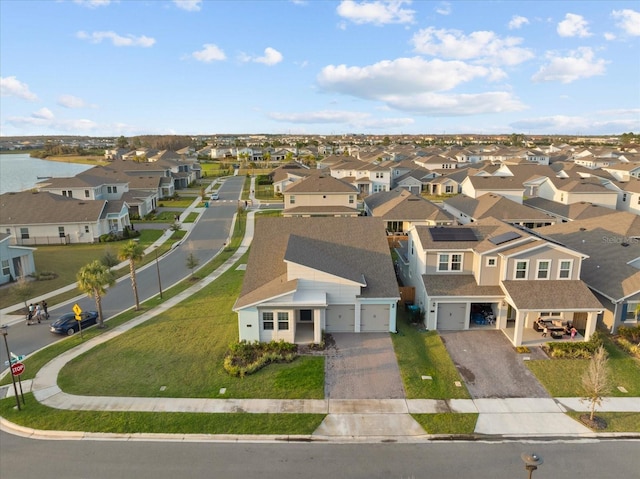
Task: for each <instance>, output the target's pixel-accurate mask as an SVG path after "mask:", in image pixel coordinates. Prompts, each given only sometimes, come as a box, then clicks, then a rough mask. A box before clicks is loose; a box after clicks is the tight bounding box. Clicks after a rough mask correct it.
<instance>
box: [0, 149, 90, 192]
mask: <svg viewBox="0 0 640 479" xmlns="http://www.w3.org/2000/svg"><path fill="white" fill-rule="evenodd" d="M89 168H93V165H81V164H79V163H63V162H61V161H47V160H41V159H40V158H31V157H30V156H29V153H18V154H10V155H0V194H3V193H8V192H10V191H14V192H18V191H24V190H29V189H31V188H33V187H34V186H35V185H36V183H38V182H40V181H43V179H44V178H43V179H38V177H39V176H41V177H42V176H53V177H59V178H60V177H67V176H75V175H77V174H78V173H82V172H83V171H86V170H88V169H89Z"/></svg>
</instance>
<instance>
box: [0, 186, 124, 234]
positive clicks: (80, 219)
mask: <svg viewBox="0 0 640 479" xmlns="http://www.w3.org/2000/svg"><path fill="white" fill-rule="evenodd" d="M0 210H1V211H2V216H1V217H0V231H4V232H5V233H6V234H9V235H11V237H12V244H15V245H21V246H23V245H46V244H69V243H93V242H96V241H98V240H99V238H100V236H101V235H103V234H108V233H121V232H122V231H123V230H124V229H125V228H129V227H130V226H131V222H130V220H129V207H128V205H127V204H126V203H125V202H124V201H122V200H111V201H109V200H89V201H85V200H82V199H75V198H69V197H66V196H62V195H56V194H53V193H50V192H44V191H41V192H28V191H25V192H21V193H5V194H3V195H0Z"/></svg>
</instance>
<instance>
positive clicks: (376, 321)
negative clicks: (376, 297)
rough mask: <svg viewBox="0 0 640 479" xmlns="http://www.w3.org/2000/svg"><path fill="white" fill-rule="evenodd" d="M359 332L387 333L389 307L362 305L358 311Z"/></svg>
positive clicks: (383, 305)
mask: <svg viewBox="0 0 640 479" xmlns="http://www.w3.org/2000/svg"><path fill="white" fill-rule="evenodd" d="M360 331H362V332H363V333H365V332H368V333H383V332H387V331H389V305H388V304H386V305H385V304H363V305H362V309H361V310H360Z"/></svg>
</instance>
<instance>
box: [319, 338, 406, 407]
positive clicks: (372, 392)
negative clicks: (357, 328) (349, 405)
mask: <svg viewBox="0 0 640 479" xmlns="http://www.w3.org/2000/svg"><path fill="white" fill-rule="evenodd" d="M325 397H326V398H327V399H404V397H405V394H404V387H403V386H402V379H401V378H400V369H399V367H398V361H397V360H396V355H395V352H394V350H393V344H392V342H391V337H390V336H389V333H333V334H332V335H331V337H330V338H329V340H328V342H327V351H326V361H325Z"/></svg>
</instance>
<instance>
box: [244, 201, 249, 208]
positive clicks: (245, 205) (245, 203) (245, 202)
mask: <svg viewBox="0 0 640 479" xmlns="http://www.w3.org/2000/svg"><path fill="white" fill-rule="evenodd" d="M247 206H249V203H248V202H247V200H244V207H245V208H246V207H247Z"/></svg>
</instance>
